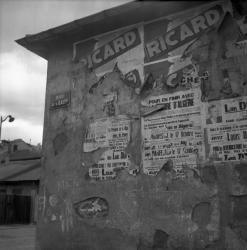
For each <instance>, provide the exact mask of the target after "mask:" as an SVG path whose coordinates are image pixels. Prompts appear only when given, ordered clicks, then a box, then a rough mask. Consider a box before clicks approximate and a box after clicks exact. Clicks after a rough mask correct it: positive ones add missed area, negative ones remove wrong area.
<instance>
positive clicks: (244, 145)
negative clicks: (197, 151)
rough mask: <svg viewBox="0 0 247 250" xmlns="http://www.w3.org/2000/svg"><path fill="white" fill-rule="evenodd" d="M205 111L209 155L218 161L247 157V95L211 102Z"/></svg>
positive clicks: (238, 159) (237, 159)
mask: <svg viewBox="0 0 247 250" xmlns="http://www.w3.org/2000/svg"><path fill="white" fill-rule="evenodd" d="M205 112H206V128H207V130H206V131H207V138H208V144H209V150H208V152H207V157H209V158H210V157H212V158H213V159H214V161H216V162H228V161H240V160H245V159H247V123H246V121H247V97H238V98H234V99H228V100H220V101H215V102H210V103H208V104H207V106H206V107H205Z"/></svg>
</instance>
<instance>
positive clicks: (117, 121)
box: [83, 115, 130, 180]
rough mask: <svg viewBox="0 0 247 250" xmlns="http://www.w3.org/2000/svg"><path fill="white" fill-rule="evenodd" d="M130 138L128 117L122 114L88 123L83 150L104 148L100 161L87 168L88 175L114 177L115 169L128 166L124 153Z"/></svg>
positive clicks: (104, 177)
mask: <svg viewBox="0 0 247 250" xmlns="http://www.w3.org/2000/svg"><path fill="white" fill-rule="evenodd" d="M129 140H130V119H129V118H127V117H126V116H124V115H121V116H118V117H112V118H101V119H97V120H95V121H94V122H93V123H91V124H90V125H89V129H88V133H87V135H86V138H85V141H84V143H83V151H84V152H92V151H94V150H97V149H98V148H106V149H107V150H106V151H105V152H104V153H103V154H102V156H101V158H100V161H99V162H98V163H96V164H94V165H93V166H91V167H90V169H89V176H90V177H92V178H95V179H100V180H102V179H107V178H114V177H115V176H116V172H115V171H116V170H119V169H122V168H126V167H128V166H129V155H127V154H126V153H125V148H126V147H127V145H128V143H129Z"/></svg>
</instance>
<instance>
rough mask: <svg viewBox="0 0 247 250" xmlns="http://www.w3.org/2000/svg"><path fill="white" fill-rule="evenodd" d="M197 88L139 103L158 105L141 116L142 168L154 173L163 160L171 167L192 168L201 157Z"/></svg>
mask: <svg viewBox="0 0 247 250" xmlns="http://www.w3.org/2000/svg"><path fill="white" fill-rule="evenodd" d="M200 97H201V92H200V89H199V88H197V89H193V90H189V91H183V92H182V91H181V92H176V93H174V94H169V95H162V96H157V97H152V98H149V99H148V100H145V102H143V104H145V105H153V103H156V104H157V103H158V104H159V105H158V104H157V105H156V106H161V107H163V109H162V108H161V109H160V110H159V111H157V112H155V113H151V114H150V115H145V116H144V117H143V118H142V137H143V156H142V157H143V171H144V173H146V174H149V175H156V174H157V173H158V172H159V170H160V169H161V168H162V166H163V165H164V163H166V162H167V161H168V160H169V159H170V160H172V161H173V166H174V170H175V171H176V172H177V173H178V175H179V173H181V169H182V168H183V167H184V166H188V167H192V168H195V167H196V166H197V164H196V160H197V157H203V158H204V154H205V153H204V152H205V151H204V146H203V144H204V143H203V128H202V121H201V105H200V104H201V102H200Z"/></svg>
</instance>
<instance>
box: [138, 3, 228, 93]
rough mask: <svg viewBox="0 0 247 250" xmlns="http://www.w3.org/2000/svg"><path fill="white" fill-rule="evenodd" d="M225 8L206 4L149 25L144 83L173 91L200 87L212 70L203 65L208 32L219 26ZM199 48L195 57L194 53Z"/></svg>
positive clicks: (206, 55) (146, 40) (146, 31)
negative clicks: (209, 70)
mask: <svg viewBox="0 0 247 250" xmlns="http://www.w3.org/2000/svg"><path fill="white" fill-rule="evenodd" d="M224 11H225V9H224V7H223V6H221V5H214V6H211V7H209V6H206V7H204V8H200V9H198V10H193V11H192V12H188V13H184V14H183V15H182V16H178V17H176V19H175V18H173V17H169V18H166V19H163V20H158V21H156V22H155V23H149V24H146V25H145V26H144V40H145V61H144V62H145V63H144V74H145V79H144V86H145V84H146V85H149V89H150V88H152V89H154V90H155V89H156V88H158V90H157V91H160V89H161V90H164V93H167V92H170V93H171V92H174V91H180V90H185V89H190V88H193V87H197V86H200V85H201V83H202V81H205V80H208V75H209V72H208V71H207V69H205V67H203V66H200V64H201V63H203V62H205V61H206V60H207V59H208V47H207V46H208V43H209V39H208V36H207V35H206V34H207V32H208V31H209V30H211V29H213V28H215V27H218V26H219V24H220V22H221V20H222V17H223V14H224ZM196 49H197V50H198V53H197V56H196V60H194V59H195V57H194V55H193V56H192V52H193V51H195V50H196ZM150 78H151V79H152V83H150V82H151V81H150ZM150 85H151V87H150ZM146 89H147V88H146ZM146 89H145V90H146ZM147 94H149V93H147ZM143 95H144V96H145V95H146V93H145V94H143Z"/></svg>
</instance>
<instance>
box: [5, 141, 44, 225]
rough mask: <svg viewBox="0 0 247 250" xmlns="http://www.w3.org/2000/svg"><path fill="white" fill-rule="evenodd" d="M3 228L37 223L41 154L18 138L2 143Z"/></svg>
mask: <svg viewBox="0 0 247 250" xmlns="http://www.w3.org/2000/svg"><path fill="white" fill-rule="evenodd" d="M0 155H1V156H2V157H1V163H0V164H1V167H0V225H1V224H29V223H36V221H37V199H38V198H37V197H38V196H37V195H38V192H39V179H40V170H41V152H39V151H37V150H36V149H35V147H34V146H32V145H30V144H28V143H25V142H24V141H23V140H21V139H18V140H14V141H3V142H2V144H1V151H0Z"/></svg>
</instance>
